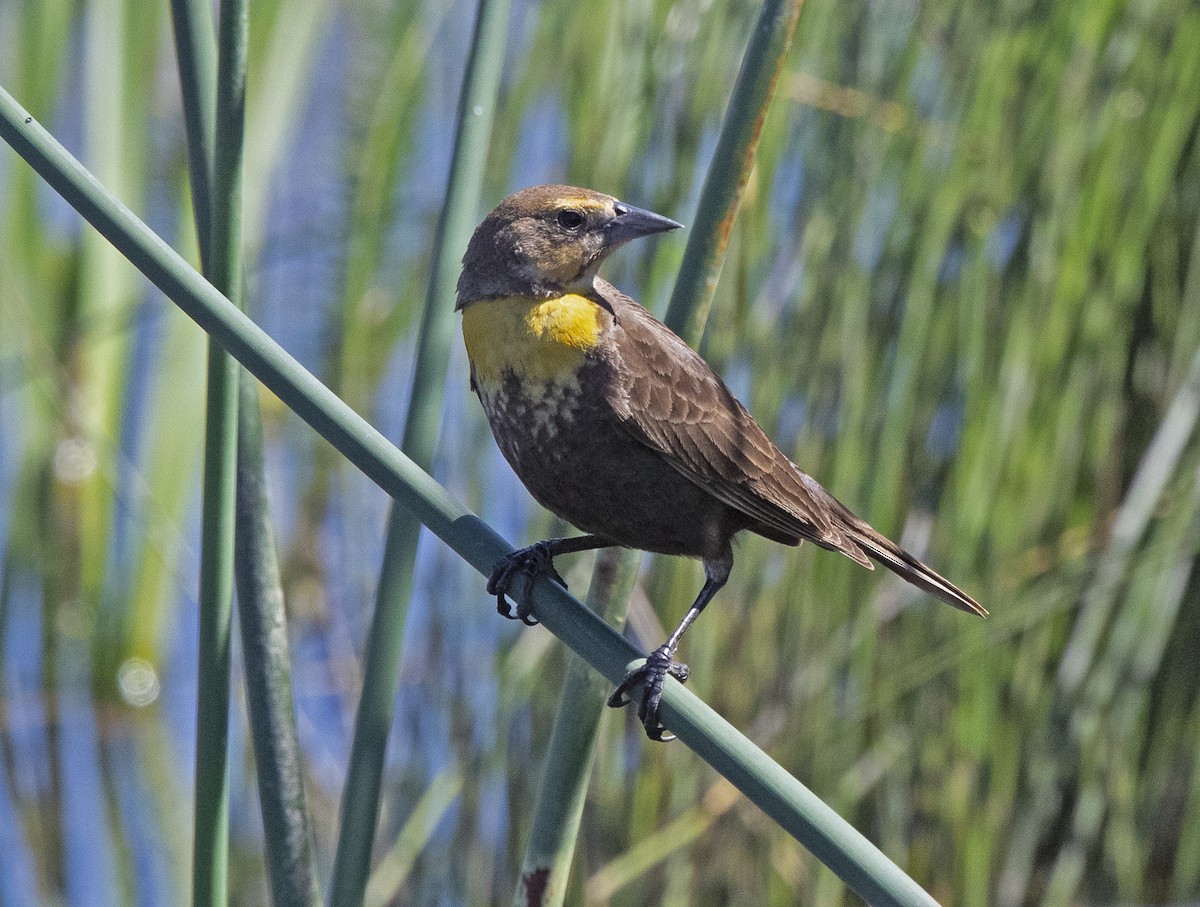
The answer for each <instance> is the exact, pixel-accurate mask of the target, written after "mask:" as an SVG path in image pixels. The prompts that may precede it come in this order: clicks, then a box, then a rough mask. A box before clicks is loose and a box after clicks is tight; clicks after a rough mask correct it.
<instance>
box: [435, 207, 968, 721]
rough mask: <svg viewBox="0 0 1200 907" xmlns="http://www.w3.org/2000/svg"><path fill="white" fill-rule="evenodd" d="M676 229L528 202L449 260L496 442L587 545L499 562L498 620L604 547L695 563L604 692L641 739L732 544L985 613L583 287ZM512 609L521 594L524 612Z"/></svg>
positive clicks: (662, 329)
mask: <svg viewBox="0 0 1200 907" xmlns="http://www.w3.org/2000/svg"><path fill="white" fill-rule="evenodd" d="M680 226H681V225H680V224H678V223H676V222H675V221H673V220H670V219H669V218H666V217H662V216H660V215H658V214H654V213H652V212H650V211H645V210H643V209H640V208H635V207H633V206H632V205H627V204H624V203H623V202H619V201H617V200H616V199H615V198H612V197H611V196H608V195H603V194H601V193H599V192H593V191H591V190H588V189H576V188H572V187H570V186H535V187H534V188H531V189H524V190H522V191H520V192H517V193H515V194H514V195H511V196H509V197H508V198H506V199H505V200H504V201H503V202H501V203H500V205H499V206H497V208H496V209H495V210H494V211H492V213H491V214H489V215H488V216H487V217H486V218H485V219H484V221H483V223H481V224H480V225H479V227H478V228H477V229H476V230H475V233H474V235H473V236H472V237H471V242H470V244H469V245H468V247H467V253H466V255H465V256H464V257H463V271H462V276H461V277H460V278H459V281H458V305H457V308H458V309H460V310H461V311H462V315H463V337H464V339H465V340H466V346H467V354H468V356H469V357H470V360H471V386H472V388H473V389H474V390H475V392H476V393H477V394H478V395H479V400H480V402H481V403H482V404H483V408H484V411H485V412H486V413H487V417H488V421H489V423H490V424H491V428H492V434H493V435H495V438H496V443H497V444H499V446H500V450H501V451H502V452H503V453H504V456H505V459H507V460H508V462H509V464H510V465H511V466H512V468H513V470H514V471H515V472H516V474H517V476H518V477H519V478H520V479H521V481H522V482H523V483H524V484H525V487H526V488H528V489H529V492H530V493H531V494H532V495H533V496H534V498H536V499H537V501H538V502H539V503H540V504H542V506H544V507H546V508H547V509H548V510H550V511H552V512H553V513H555V514H557V515H558V516H560V517H562V518H563V519H564V520H566V521H567V522H569V523H571V524H573V525H574V526H576V527H578V528H579V529H581V530H583V531H584V532H585V533H588V534H587V535H584V536H581V537H577V538H569V539H551V540H549V541H546V542H539V543H538V544H536V545H532V546H530V547H528V548H523V549H521V550H519V551H514V552H513V553H511V554H510V555H508V556H507V557H505V558H504V559H502V560H501V561H500V562H499V563H497V564H496V566H495V568H494V569H493V572H492V575H491V578H490V580H489V581H488V591H489V592H490V593H492V594H495V595H496V597H497V604H498V608H499V611H500V613H501V614H503V615H505V616H506V617H513V618H519V619H521V620H523V621H525V622H526V623H536V621H534V620H532V618H531V617H530V614H529V610H528V607H527V606H518V607H517V608H516V610H515V612H514V611H512V610H510V608H509V605H508V603H507V601H506V599H505V593H506V592H507V590H508V589H509V588H510V587H511V585H512V583H513V582H514V581H515V580H516V579H517V578H518V577H523V578H524V581H525V582H526V583H532V577H533V576H534V575H536V574H538V573H546V574H548V575H550V576H552V577H553V578H555V579H556V580H558V581H559V582H561V578H560V577H559V576H558V574H557V573H556V572H555V571H554V566H553V558H554V557H555V555H558V554H565V553H568V552H574V551H584V550H587V549H591V548H603V547H610V546H615V545H620V546H624V547H627V548H638V549H642V550H645V551H653V552H657V553H659V554H671V555H683V556H687V557H694V558H700V559H701V560H702V561H703V562H704V574H705V577H706V582H705V583H704V587H703V588H702V589H701V590H700V594H699V595H698V596H697V598H696V601H695V603H694V604H693V605H692V606H691V608H690V609H689V610H688V612H687V614H686V615H685V616H684V618H683V621H682V622H681V623H680V624H679V626H678V628H676V630H675V632H674V633H672V634H671V636H670V637H669V638H668V639H667V641H666V642H665V643H663V645H661V646H660V647H659V648H657V649H655V650H654V651H653V652H652V653H650V655H649V657H648V658H647V659H646V662H645V665H644V666H643V667H641V668H639V669H637V670H635V671H632V672H631V673H630V674H629V675H628V676H626V677H625V679H624V680H623V681H622V683H621V684H620V686H618V687H617V689H616V691H615V692H614V693H613V695H612V697H611V698H610V699H609V705H612V706H621V705H625V704H626V703H628V702H629V701H630V700H629V698H627V694H628V693H629V692H630V691H631V690H633V689H634V688H635V687H636V686H637V685H639V684H640V685H641V687H642V690H641V699H640V703H639V707H638V715H639V717H640V718H641V720H642V723H643V724H644V726H645V728H646V732H647V734H648V735H649V736H650V737H651V739H655V740H664V739H670V737H669V735H666V736H665V735H664V730H665V729H664V728H663V726H662V725H661V723H660V722H659V718H658V711H659V703H660V701H661V697H662V688H663V684H664V682H665V679H666V676H667V674H672V675H673V676H676V677H678V678H679V679H681V680H683V679H686V677H687V668H686V666H685V665H681V664H678V663H676V662H675V661H674V656H675V653H676V650H677V649H678V647H679V641H680V639H681V637H682V636H683V634H684V633H685V632H686V631H687V629H688V627H689V626H691V624H692V622H693V621H695V620H696V618H697V617H698V616H699V614H700V612H701V611H703V610H704V606H705V605H707V604H708V602H709V601H710V600H711V599H712V597H713V595H714V594H715V593H716V592H717V590H718V589H720V588H721V587H722V586H723V585H724V584H725V581H726V580H727V579H728V578H729V573H730V570H731V568H732V567H733V548H732V546H731V544H730V542H731V540H732V539H733V537H734V535H736V534H737V533H738V532H741V531H742V530H744V529H748V530H750V531H751V532H756V533H758V534H759V535H763V536H766V537H767V538H769V539H772V540H774V541H777V542H781V543H783V544H785V545H799V544H800V543H801V542H803V541H805V540H807V541H811V542H813V543H814V544H817V545H819V546H821V547H822V548H825V549H828V550H830V551H839V552H841V553H842V554H844V555H846V556H847V557H849V558H851V559H853V560H855V561H857V562H858V563H860V564H862V565H863V566H864V567H867V568H871V569H873V566H872V563H871V561H872V560H874V561H877V562H878V563H880V564H882V565H883V566H885V567H887V568H888V569H889V570H892V571H893V572H895V573H897V574H899V575H900V576H902V577H903V578H904V579H906V580H907V581H908V582H910V583H912V584H913V585H915V586H918V587H919V588H921V589H924V590H925V591H926V592H928V593H930V594H931V595H934V596H936V597H937V598H940V599H941V600H942V601H944V602H948V603H949V604H951V605H954V606H955V607H956V608H960V609H961V610H963V611H968V612H970V613H972V614H979V615H984V616H985V615H986V614H987V612H986V611H985V610H984V609H983V608H982V607H981V606H980V605H979V604H978V603H977V602H976V601H975V600H974V599H973V598H971V596H969V595H967V594H966V593H965V592H963V591H962V590H961V589H959V588H958V587H957V586H955V585H954V584H953V583H951V582H950V581H949V580H946V579H944V578H943V577H941V576H939V575H938V574H937V573H935V572H934V571H933V570H931V569H930V568H929V567H927V566H925V565H924V564H923V563H921V562H920V561H918V560H917V559H916V558H914V557H913V556H912V555H910V554H908V553H907V552H906V551H904V550H902V549H901V548H900V547H899V546H897V545H895V544H893V543H892V542H890V541H888V540H887V539H885V538H884V537H883V536H882V535H880V534H879V533H878V532H876V531H875V530H874V529H872V528H871V527H870V526H868V525H867V524H866V523H864V522H863V521H862V520H860V519H859V518H858V517H856V516H855V515H854V514H853V513H851V512H850V510H849V509H848V508H846V507H845V506H844V505H843V504H842V503H841V502H839V501H838V500H837V499H836V498H834V497H833V495H831V494H830V493H829V492H827V491H826V490H825V489H824V488H822V487H821V486H820V485H819V484H818V483H817V482H816V480H814V479H813V478H812V477H810V476H808V475H806V474H805V473H804V472H802V471H801V470H800V469H799V467H797V466H796V465H795V464H794V463H792V462H791V461H790V460H789V459H788V457H787V456H786V455H785V454H784V453H783V452H782V451H781V450H780V449H779V448H778V447H776V446H775V445H774V444H773V443H772V442H771V440H770V439H769V438H768V437H767V436H766V434H765V433H764V432H763V430H762V429H761V428H759V426H758V424H757V423H756V422H755V421H754V418H753V417H752V416H751V415H750V414H749V413H748V412H747V411H746V409H745V407H743V406H742V404H741V403H739V402H738V401H737V400H736V399H735V398H734V396H733V394H732V393H730V391H729V388H727V387H726V386H725V383H724V382H723V381H722V380H721V379H720V378H719V377H718V376H717V374H716V373H715V372H714V371H713V370H712V369H711V368H710V367H709V365H708V364H707V363H706V362H705V361H704V360H703V359H701V358H700V356H699V355H698V354H697V353H695V352H694V351H693V350H692V349H691V348H690V347H689V346H688V345H687V344H686V343H684V342H683V341H682V340H681V339H680V338H679V337H678V336H676V335H675V334H674V333H673V332H672V331H671V330H670V329H669V328H667V327H666V325H664V324H662V323H661V322H659V321H657V320H656V319H655V318H654V316H652V315H651V314H650V313H649V312H648V311H646V310H645V309H644V308H642V307H641V306H640V305H638V304H637V303H636V302H634V301H633V300H632V299H630V298H629V297H628V296H625V295H624V294H622V293H621V292H620V291H618V290H617V289H616V288H615V287H613V286H612V285H611V284H610V283H608V282H607V281H605V280H603V279H602V278H600V277H598V276H596V271H597V269H598V268H599V267H600V264H601V263H602V262H603V261H604V259H605V258H607V257H608V255H609V254H610V253H611V252H612V251H613V250H614V249H616V248H618V247H619V246H621V245H622V244H623V243H625V242H627V241H628V240H631V239H636V238H638V237H640V236H649V235H651V234H654V233H661V232H664V231H667V230H674V229H676V228H678V227H680ZM527 598H528V596H526V599H527Z"/></svg>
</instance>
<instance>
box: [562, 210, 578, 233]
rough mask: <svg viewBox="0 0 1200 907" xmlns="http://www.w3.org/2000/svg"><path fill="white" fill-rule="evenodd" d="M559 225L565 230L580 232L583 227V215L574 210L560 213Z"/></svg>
mask: <svg viewBox="0 0 1200 907" xmlns="http://www.w3.org/2000/svg"><path fill="white" fill-rule="evenodd" d="M558 225H559V226H560V227H562V228H563V229H564V230H578V229H579V228H580V227H582V226H583V215H582V214H580V213H579V212H578V211H575V210H574V209H572V208H566V209H564V210H562V211H559V212H558Z"/></svg>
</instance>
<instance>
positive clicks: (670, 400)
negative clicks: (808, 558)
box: [597, 280, 870, 565]
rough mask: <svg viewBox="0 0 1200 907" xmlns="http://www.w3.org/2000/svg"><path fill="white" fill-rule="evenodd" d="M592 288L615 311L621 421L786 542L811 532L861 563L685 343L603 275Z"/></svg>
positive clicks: (792, 469) (795, 472)
mask: <svg viewBox="0 0 1200 907" xmlns="http://www.w3.org/2000/svg"><path fill="white" fill-rule="evenodd" d="M597 288H598V289H599V290H600V291H601V293H602V294H603V295H604V297H605V299H606V301H607V302H608V303H609V304H610V305H611V306H612V308H613V311H614V312H615V313H616V316H617V326H616V327H615V329H614V330H615V332H616V338H617V349H618V352H619V363H618V367H619V368H620V369H621V370H622V378H623V380H622V381H619V382H615V386H616V388H617V389H616V390H615V391H614V393H616V394H619V395H620V398H619V399H613V400H611V401H610V402H611V403H612V407H613V410H614V411H615V412H616V413H617V417H618V421H619V423H620V425H621V428H622V429H624V430H625V431H627V432H629V433H630V434H631V435H633V437H635V438H637V439H638V440H639V441H640V442H641V443H643V444H646V445H647V446H649V447H651V448H653V449H654V450H656V451H658V452H659V453H661V454H662V455H663V458H664V459H665V460H666V461H667V462H668V463H670V464H671V466H673V467H674V468H675V469H677V470H678V471H679V472H680V473H682V474H683V475H685V476H686V477H687V478H689V479H690V480H691V481H693V482H695V483H696V484H698V485H700V486H701V487H703V488H704V489H706V490H707V491H708V492H709V493H710V494H712V495H713V497H715V498H717V499H718V500H719V501H722V502H723V503H725V504H727V505H728V506H730V507H732V508H734V509H735V510H738V511H740V512H741V513H743V514H745V515H746V516H748V517H750V518H751V519H752V520H754V521H756V522H758V523H761V524H762V525H763V526H764V527H766V528H768V529H770V530H773V531H774V533H776V534H778V535H780V536H784V537H790V538H792V539H794V540H795V541H796V542H799V541H800V540H801V539H811V540H813V541H815V542H817V543H819V544H822V545H824V546H826V547H832V548H835V549H836V550H839V551H843V552H845V553H846V554H849V555H850V556H851V557H853V558H854V559H855V560H857V561H859V562H860V563H864V564H867V565H870V561H869V560H868V559H867V557H866V555H865V554H864V553H863V552H862V550H861V549H860V548H859V547H858V546H857V545H856V544H855V543H854V542H853V541H851V540H850V539H849V538H847V537H846V536H845V534H844V533H843V532H842V531H841V528H840V527H839V526H838V525H837V524H836V523H835V522H834V521H833V520H831V519H830V515H829V513H828V510H827V508H826V507H825V506H824V505H823V504H822V503H821V502H819V501H818V500H816V499H815V498H814V497H813V495H812V494H811V493H810V492H809V490H808V488H807V487H806V486H805V484H804V480H803V474H802V473H801V472H800V471H799V469H797V468H796V466H795V465H794V464H793V463H792V462H791V461H790V460H789V459H788V458H787V457H786V456H785V455H784V454H783V452H782V451H780V450H779V448H778V447H776V446H775V444H774V443H772V441H771V439H770V438H768V437H767V435H766V433H765V432H763V430H762V429H761V428H760V427H759V426H758V423H756V422H755V421H754V418H753V417H752V416H751V415H750V414H749V413H748V412H747V411H746V408H745V407H744V406H742V404H741V403H740V402H739V401H738V400H737V398H735V397H734V396H733V394H732V393H731V392H730V390H729V388H728V387H726V386H725V383H724V382H723V381H722V380H721V379H720V378H719V377H718V376H717V374H716V373H715V372H713V370H712V369H711V368H710V367H709V365H708V363H706V362H705V361H704V360H703V359H701V358H700V356H699V355H697V354H696V352H695V351H693V350H692V349H691V348H690V347H689V346H688V345H687V344H686V343H684V342H683V341H682V340H681V339H680V338H679V337H677V336H676V335H675V334H674V333H672V332H671V331H670V330H669V329H667V328H666V327H665V326H664V325H663V324H661V323H660V322H659V321H657V320H656V319H655V318H654V316H652V315H651V314H650V313H649V312H647V311H646V310H645V309H644V308H642V307H641V306H640V305H638V304H637V303H636V302H634V301H633V300H631V299H629V298H628V297H626V296H624V295H622V294H621V293H620V292H618V291H617V290H616V289H615V288H613V287H612V286H611V285H610V284H607V283H605V282H603V281H599V280H598V281H597Z"/></svg>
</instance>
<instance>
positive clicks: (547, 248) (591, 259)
mask: <svg viewBox="0 0 1200 907" xmlns="http://www.w3.org/2000/svg"><path fill="white" fill-rule="evenodd" d="M680 226H682V224H678V223H676V222H675V221H673V220H671V219H670V218H667V217H663V216H662V215H659V214H655V213H653V212H652V211H646V210H644V209H642V208H635V207H634V206H633V205H627V204H625V203H624V202H620V201H617V199H615V198H613V197H612V196H611V195H604V194H603V193H600V192H593V191H592V190H591V189H577V188H575V187H573V186H534V187H532V188H530V189H522V190H521V191H520V192H516V193H514V194H512V195H510V196H509V197H508V198H506V199H505V200H504V201H502V202H501V203H500V204H499V205H497V206H496V209H495V210H494V211H492V213H491V214H489V215H488V216H487V217H486V218H484V220H483V223H481V224H480V225H479V226H478V227H477V228H476V230H475V234H474V235H473V236H472V237H471V242H470V244H469V245H468V246H467V254H466V255H464V256H463V270H462V276H461V277H459V279H458V305H457V308H460V309H461V308H462V307H463V306H465V305H467V304H468V303H470V302H474V301H476V300H479V299H494V298H500V297H509V296H534V297H546V298H549V297H554V296H561V295H563V294H564V293H571V292H581V291H583V292H586V290H588V289H590V287H591V285H592V281H593V280H594V279H595V277H596V269H597V268H599V267H600V263H601V262H602V261H604V259H605V258H607V257H608V255H609V253H611V252H612V251H613V250H614V249H616V248H617V247H618V246H620V245H622V244H623V243H626V242H628V241H629V240H631V239H637V238H638V237H639V236H649V235H651V234H653V233H662V232H664V231H666V230H675V229H677V228H679V227H680Z"/></svg>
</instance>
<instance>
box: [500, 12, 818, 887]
mask: <svg viewBox="0 0 1200 907" xmlns="http://www.w3.org/2000/svg"><path fill="white" fill-rule="evenodd" d="M801 4H802V0H767V2H765V3H764V4H763V7H762V10H761V12H760V13H759V17H758V21H757V23H756V25H755V29H754V33H753V34H752V35H751V38H750V42H749V44H748V45H747V47H746V53H745V55H744V56H743V58H742V66H741V70H740V71H739V72H738V77H737V81H736V82H735V83H734V86H733V93H732V94H731V96H730V99H729V104H728V106H727V108H726V111H725V119H724V121H723V122H722V124H721V133H720V136H719V138H718V140H717V148H716V151H715V152H714V155H713V160H712V163H711V164H710V165H709V169H708V175H707V177H706V178H705V181H704V188H703V190H702V192H701V195H700V204H699V207H698V210H697V214H696V223H695V224H694V225H693V226H692V230H691V233H690V234H689V236H688V243H687V248H686V250H685V252H684V257H683V263H682V264H681V266H680V269H679V276H678V278H677V279H676V282H675V289H674V292H673V293H672V296H671V303H670V307H669V308H668V310H667V315H666V324H667V326H668V327H670V328H671V329H672V330H673V331H675V332H676V333H677V334H679V335H680V336H681V337H683V338H684V340H686V341H687V342H688V343H689V344H690V345H691V346H693V347H696V346H698V345H699V343H700V339H701V338H702V337H703V335H704V327H705V325H706V324H707V322H708V313H709V310H710V309H711V307H712V298H713V293H714V292H715V290H716V285H717V279H718V278H719V276H720V273H721V266H722V264H723V263H724V261H725V252H726V250H727V249H728V247H729V237H730V233H731V232H732V230H733V222H734V219H735V218H736V217H737V210H738V206H739V204H740V202H741V199H742V193H743V191H744V190H745V188H746V183H747V181H748V180H749V179H750V171H751V170H752V169H753V167H754V159H755V155H756V152H757V151H758V140H759V137H760V136H761V135H762V127H763V123H764V122H765V120H766V116H767V111H768V109H769V108H770V106H771V100H772V99H773V98H774V95H775V87H776V85H777V84H778V82H779V74H780V72H781V71H782V69H783V64H784V61H785V60H786V59H787V54H788V51H789V50H790V49H791V46H792V38H793V36H794V35H795V32H796V22H797V19H798V18H799V15H800V7H801ZM640 562H641V554H640V553H639V552H636V551H624V550H621V549H610V550H608V551H604V552H602V553H601V554H600V555H599V557H598V558H597V561H596V573H597V574H598V576H599V580H597V579H594V580H593V583H592V587H591V588H590V589H589V590H588V600H587V604H588V607H589V608H591V609H592V610H593V611H595V612H596V613H597V614H601V615H606V616H607V618H608V620H609V622H610V623H613V624H616V625H618V626H619V625H620V624H621V623H623V622H624V617H625V608H624V607H621V608H619V609H616V610H614V609H612V604H613V602H621V603H624V602H625V601H626V599H627V598H628V596H629V593H630V592H631V591H632V589H633V584H634V582H635V580H636V578H637V569H638V565H639V564H640ZM616 611H619V613H616ZM605 701H606V690H605V688H604V686H603V685H602V684H599V683H597V682H596V679H595V677H594V676H592V675H591V674H590V672H588V671H587V669H586V667H585V665H584V664H583V663H582V661H581V660H579V659H577V658H572V659H571V662H570V664H569V665H568V668H567V673H566V678H565V681H564V684H563V693H562V697H561V698H560V700H559V705H558V713H557V716H556V718H555V721H554V730H553V731H552V733H551V737H550V745H549V747H548V748H547V751H546V756H545V758H544V760H543V768H542V772H543V774H542V779H541V783H540V785H539V787H538V793H537V800H536V801H535V804H534V813H533V822H532V827H531V831H530V838H529V843H528V844H527V845H526V849H525V856H524V858H523V860H522V863H521V875H520V879H519V881H518V884H517V890H516V892H515V893H514V895H513V904H514V907H521V905H534V904H537V905H542V907H558V905H561V904H562V903H563V900H564V898H565V897H566V891H567V878H568V876H569V874H570V870H571V859H572V856H573V854H574V851H575V842H576V840H577V838H578V836H579V822H580V820H581V819H582V816H583V802H584V798H585V795H586V792H587V779H588V777H589V776H590V774H591V771H592V764H593V762H594V761H595V753H596V737H597V733H598V730H599V725H600V720H601V717H602V715H603V712H604V708H605Z"/></svg>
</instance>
